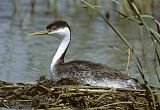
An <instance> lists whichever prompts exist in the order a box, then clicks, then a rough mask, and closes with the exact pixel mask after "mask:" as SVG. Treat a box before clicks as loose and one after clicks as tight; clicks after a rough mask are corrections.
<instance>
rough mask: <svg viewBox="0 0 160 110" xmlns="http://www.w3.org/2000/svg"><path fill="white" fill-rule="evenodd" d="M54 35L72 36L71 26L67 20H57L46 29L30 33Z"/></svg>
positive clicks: (59, 36)
mask: <svg viewBox="0 0 160 110" xmlns="http://www.w3.org/2000/svg"><path fill="white" fill-rule="evenodd" d="M46 34H48V35H53V36H55V37H57V38H64V37H70V34H71V33H70V27H69V25H68V23H67V22H66V21H62V20H55V21H54V22H52V23H50V24H48V25H47V27H46V30H45V31H39V32H33V33H30V34H29V35H46Z"/></svg>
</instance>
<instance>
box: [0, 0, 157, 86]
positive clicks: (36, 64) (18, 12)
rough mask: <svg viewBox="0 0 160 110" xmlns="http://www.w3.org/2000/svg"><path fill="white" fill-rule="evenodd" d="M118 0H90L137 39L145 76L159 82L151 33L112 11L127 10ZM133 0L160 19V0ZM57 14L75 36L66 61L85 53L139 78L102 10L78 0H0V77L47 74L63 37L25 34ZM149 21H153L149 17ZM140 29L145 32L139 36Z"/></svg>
mask: <svg viewBox="0 0 160 110" xmlns="http://www.w3.org/2000/svg"><path fill="white" fill-rule="evenodd" d="M117 1H118V2H119V3H121V4H119V5H118V3H116V0H113V1H112V0H88V2H90V3H92V4H94V5H95V6H96V7H97V10H99V11H100V12H101V13H102V14H103V15H104V16H105V17H106V18H107V19H108V20H109V22H110V23H111V24H112V25H113V26H114V27H115V28H116V29H117V30H119V31H120V32H121V34H123V35H124V36H125V37H126V39H127V40H128V41H129V42H130V43H131V44H132V45H133V47H134V48H135V50H136V51H135V52H136V54H137V55H138V56H139V58H140V59H141V62H142V64H143V66H144V68H145V71H146V74H147V75H146V76H147V80H148V81H149V82H150V83H151V84H152V85H155V86H159V82H158V79H157V76H156V74H155V73H154V72H153V69H154V67H153V64H152V63H153V61H154V60H155V59H154V57H153V56H154V54H153V51H154V50H153V49H152V46H153V45H152V42H151V41H150V37H148V33H147V32H145V31H143V30H142V29H140V27H139V25H137V24H136V23H134V22H131V21H129V20H127V19H123V17H122V16H120V15H119V14H118V13H117V12H115V11H114V10H117V11H118V12H121V13H124V14H126V15H129V13H127V11H125V9H126V7H127V4H126V3H127V2H126V0H117ZM135 1H136V4H137V6H138V8H139V10H140V11H141V13H142V14H150V15H152V16H154V17H155V18H156V19H157V20H159V19H160V9H159V5H158V4H159V0H135ZM55 19H61V20H65V21H67V22H68V23H69V25H70V27H71V30H72V41H71V44H70V47H69V50H68V52H67V55H66V57H65V58H66V59H65V61H70V60H82V59H83V60H89V61H94V62H99V63H103V64H107V65H109V66H112V67H113V68H116V69H118V70H120V71H122V72H124V73H127V74H129V76H131V77H133V78H137V79H140V80H141V77H140V73H139V71H138V69H137V67H136V65H135V60H134V59H133V58H132V57H131V61H130V64H129V69H128V71H127V72H126V66H127V59H128V54H127V51H128V48H127V47H126V46H125V44H124V43H123V42H122V41H121V40H120V39H119V38H118V37H117V35H116V34H115V33H114V32H113V31H112V29H111V28H110V27H109V26H108V25H106V23H105V22H104V21H103V19H102V18H101V17H99V15H97V14H96V13H95V12H94V11H93V10H91V9H89V8H87V6H86V5H85V4H84V3H82V2H81V1H80V0H0V80H4V81H9V82H34V81H35V80H36V79H38V78H39V77H40V76H41V75H46V76H47V75H48V73H49V68H50V63H51V60H52V57H53V56H54V54H55V52H56V50H57V48H58V45H59V43H60V40H59V39H56V38H54V37H51V36H40V37H31V36H28V35H27V34H29V33H31V32H34V31H41V30H44V29H45V27H46V26H47V25H48V24H49V23H50V22H52V21H54V20H55ZM146 21H147V23H148V25H150V26H152V21H151V20H148V19H147V20H146ZM152 27H153V28H154V26H152ZM142 34H143V36H145V37H141V35H142ZM111 47H114V48H111ZM115 47H117V48H119V49H121V50H123V51H125V52H122V51H118V49H115ZM159 75H160V74H159Z"/></svg>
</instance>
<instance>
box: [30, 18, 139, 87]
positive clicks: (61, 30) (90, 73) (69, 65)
mask: <svg viewBox="0 0 160 110" xmlns="http://www.w3.org/2000/svg"><path fill="white" fill-rule="evenodd" d="M43 34H48V35H55V36H57V37H59V38H61V39H62V42H61V44H60V46H59V48H58V50H57V52H56V54H55V56H54V57H53V60H52V63H51V67H50V70H51V78H52V79H53V80H56V81H57V80H60V79H61V78H68V77H69V78H77V79H79V80H81V81H83V82H85V83H86V84H89V85H92V86H104V87H115V88H134V89H141V86H140V85H139V83H138V82H137V81H136V80H135V79H133V78H130V77H129V76H127V75H126V74H123V73H121V72H120V71H118V70H116V69H113V68H111V67H109V66H107V65H104V64H100V63H95V62H91V61H83V60H82V61H70V62H65V61H64V57H65V54H66V52H67V49H68V46H69V43H70V40H71V30H70V27H69V25H68V24H67V23H66V22H65V21H60V20H57V21H54V22H53V23H51V24H49V25H48V26H47V27H46V31H43V32H35V33H32V34H31V35H43Z"/></svg>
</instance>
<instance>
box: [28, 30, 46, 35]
mask: <svg viewBox="0 0 160 110" xmlns="http://www.w3.org/2000/svg"><path fill="white" fill-rule="evenodd" d="M47 34H48V31H39V32H33V33H30V34H28V35H30V36H33V35H47Z"/></svg>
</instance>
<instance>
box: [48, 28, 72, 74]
mask: <svg viewBox="0 0 160 110" xmlns="http://www.w3.org/2000/svg"><path fill="white" fill-rule="evenodd" d="M48 34H50V35H51V34H57V35H59V36H60V37H63V39H62V41H61V43H60V45H59V47H58V50H57V52H56V54H55V56H54V57H53V59H52V63H51V66H50V70H51V72H53V69H54V66H55V65H56V64H57V63H58V61H59V60H60V58H61V57H62V55H63V54H64V52H65V51H66V49H67V47H68V45H69V43H70V37H71V36H70V30H69V28H67V27H65V28H61V29H58V30H56V31H53V32H50V33H48Z"/></svg>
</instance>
